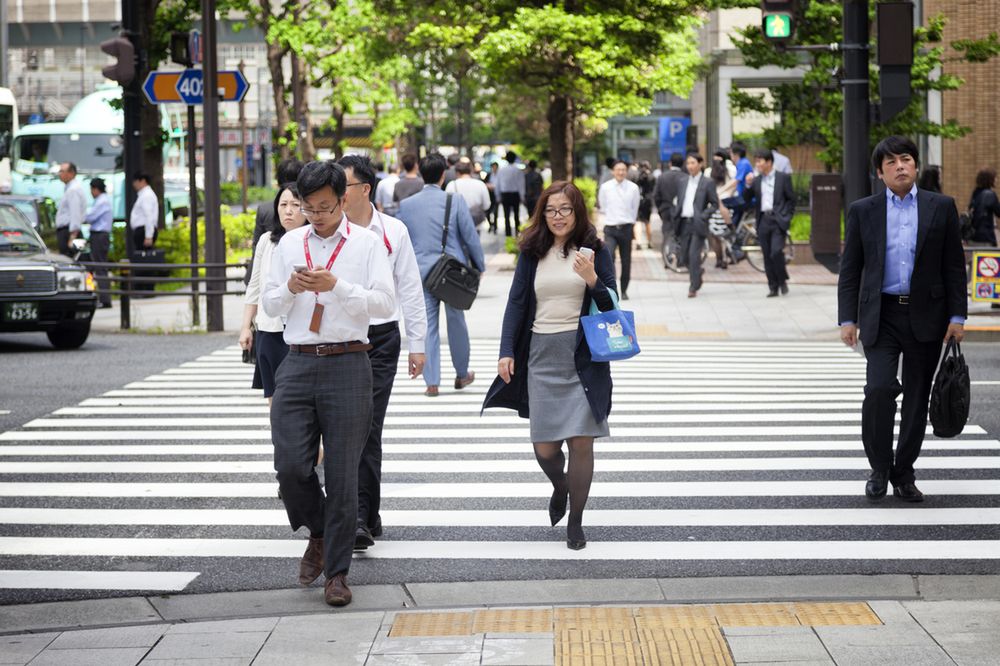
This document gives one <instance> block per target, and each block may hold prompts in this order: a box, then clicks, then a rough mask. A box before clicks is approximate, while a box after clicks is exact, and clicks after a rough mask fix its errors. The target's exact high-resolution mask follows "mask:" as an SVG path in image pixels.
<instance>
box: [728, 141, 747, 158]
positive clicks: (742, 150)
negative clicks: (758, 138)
mask: <svg viewBox="0 0 1000 666" xmlns="http://www.w3.org/2000/svg"><path fill="white" fill-rule="evenodd" d="M729 150H730V151H731V152H734V153H736V154H737V155H739V156H740V157H741V158H742V157H746V156H747V147H746V146H744V145H743V144H742V143H740V142H739V141H733V144H732V145H731V146H729Z"/></svg>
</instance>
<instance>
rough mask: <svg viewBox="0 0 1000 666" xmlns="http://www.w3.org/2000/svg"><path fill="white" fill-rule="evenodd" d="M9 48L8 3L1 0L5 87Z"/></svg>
mask: <svg viewBox="0 0 1000 666" xmlns="http://www.w3.org/2000/svg"><path fill="white" fill-rule="evenodd" d="M8 48H10V29H9V27H8V24H7V3H6V2H2V1H0V87H3V88H6V87H7V49H8ZM11 138H13V137H11Z"/></svg>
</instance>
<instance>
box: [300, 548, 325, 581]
mask: <svg viewBox="0 0 1000 666" xmlns="http://www.w3.org/2000/svg"><path fill="white" fill-rule="evenodd" d="M321 573H323V537H319V538H318V539H313V538H312V537H310V538H309V545H308V546H306V552H305V555H303V556H302V561H301V562H300V563H299V585H312V583H313V581H314V580H316V579H317V578H319V575H320V574H321Z"/></svg>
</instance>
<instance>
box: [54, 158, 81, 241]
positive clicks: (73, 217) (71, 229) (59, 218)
mask: <svg viewBox="0 0 1000 666" xmlns="http://www.w3.org/2000/svg"><path fill="white" fill-rule="evenodd" d="M59 180H61V181H62V182H63V183H64V184H65V185H66V190H65V191H64V192H63V195H62V199H60V200H59V210H58V211H56V242H57V243H58V244H59V252H61V253H62V254H65V255H66V256H67V257H71V256H73V254H74V253H73V249H72V248H71V247H70V243H71V242H72V241H73V239H75V238H76V237H77V236H79V235H80V225H81V224H83V218H84V216H85V215H86V214H87V195H86V194H85V193H84V191H83V185H81V184H80V181H78V180H77V179H76V165H75V164H73V163H72V162H63V163H62V164H60V165H59Z"/></svg>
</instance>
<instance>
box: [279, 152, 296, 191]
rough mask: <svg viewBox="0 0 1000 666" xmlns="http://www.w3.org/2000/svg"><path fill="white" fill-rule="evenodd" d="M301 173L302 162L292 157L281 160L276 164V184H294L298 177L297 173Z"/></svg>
mask: <svg viewBox="0 0 1000 666" xmlns="http://www.w3.org/2000/svg"><path fill="white" fill-rule="evenodd" d="M300 171H302V161H301V160H297V159H295V158H294V157H290V158H288V159H287V160H281V161H280V162H278V169H277V172H276V173H277V177H278V184H279V185H281V184H283V183H294V182H295V180H296V179H297V178H298V177H299V172H300Z"/></svg>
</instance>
